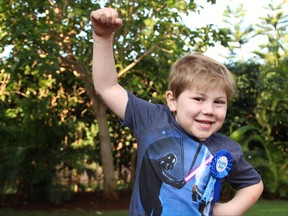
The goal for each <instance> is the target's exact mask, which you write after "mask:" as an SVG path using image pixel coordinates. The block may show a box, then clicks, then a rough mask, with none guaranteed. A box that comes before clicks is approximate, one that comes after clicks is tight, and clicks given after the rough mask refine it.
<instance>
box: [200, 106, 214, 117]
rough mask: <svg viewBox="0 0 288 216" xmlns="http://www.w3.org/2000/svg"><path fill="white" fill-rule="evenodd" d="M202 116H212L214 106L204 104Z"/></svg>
mask: <svg viewBox="0 0 288 216" xmlns="http://www.w3.org/2000/svg"><path fill="white" fill-rule="evenodd" d="M202 114H204V115H212V114H213V104H210V103H205V104H203V107H202Z"/></svg>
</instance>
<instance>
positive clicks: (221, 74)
mask: <svg viewBox="0 0 288 216" xmlns="http://www.w3.org/2000/svg"><path fill="white" fill-rule="evenodd" d="M215 87H220V88H221V89H223V90H224V91H225V93H226V95H227V99H228V100H231V99H232V98H233V96H234V94H235V81H234V78H233V75H232V74H231V72H230V71H229V70H228V69H227V68H226V67H225V66H224V65H223V64H221V63H219V62H217V61H215V60H214V59H212V58H210V57H207V56H205V55H203V54H201V53H194V54H190V55H187V56H184V57H183V58H181V59H179V60H178V61H176V62H175V63H174V64H173V65H172V68H171V72H170V75H169V90H171V91H172V92H173V96H174V97H175V98H176V99H177V98H178V97H179V95H180V94H181V93H182V92H183V91H185V90H187V89H192V88H196V89H197V90H201V91H205V92H206V91H207V90H208V89H209V88H215Z"/></svg>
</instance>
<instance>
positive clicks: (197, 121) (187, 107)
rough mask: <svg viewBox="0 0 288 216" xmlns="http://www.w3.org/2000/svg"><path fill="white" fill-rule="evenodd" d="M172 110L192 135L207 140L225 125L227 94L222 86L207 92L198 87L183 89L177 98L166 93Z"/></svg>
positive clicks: (178, 120) (179, 122)
mask: <svg viewBox="0 0 288 216" xmlns="http://www.w3.org/2000/svg"><path fill="white" fill-rule="evenodd" d="M166 99H167V104H168V106H169V108H170V111H171V112H173V113H175V119H176V121H177V122H178V124H179V125H180V126H181V127H182V128H183V129H184V130H185V131H186V132H187V133H188V134H190V135H191V136H194V137H196V138H198V139H199V140H205V139H207V138H208V137H210V136H211V135H212V134H213V133H216V132H217V131H218V130H219V129H220V128H221V127H222V125H223V123H224V120H225V117H226V112H227V96H226V93H225V92H224V90H222V89H221V88H215V89H214V88H209V89H207V91H205V92H201V91H199V90H196V89H191V90H190V89H189V90H185V91H183V92H182V93H181V94H180V95H179V97H178V98H177V99H175V98H174V97H173V93H172V92H171V91H168V92H167V93H166Z"/></svg>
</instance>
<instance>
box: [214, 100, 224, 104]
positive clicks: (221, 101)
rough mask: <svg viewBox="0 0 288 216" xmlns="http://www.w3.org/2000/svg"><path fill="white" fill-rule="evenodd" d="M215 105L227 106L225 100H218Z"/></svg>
mask: <svg viewBox="0 0 288 216" xmlns="http://www.w3.org/2000/svg"><path fill="white" fill-rule="evenodd" d="M215 103H216V104H226V101H224V100H216V101H215Z"/></svg>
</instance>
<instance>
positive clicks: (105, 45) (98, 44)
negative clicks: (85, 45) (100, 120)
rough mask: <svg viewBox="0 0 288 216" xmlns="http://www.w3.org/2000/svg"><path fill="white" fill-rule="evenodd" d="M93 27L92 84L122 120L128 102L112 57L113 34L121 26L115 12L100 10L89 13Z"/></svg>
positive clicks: (112, 10) (105, 9)
mask: <svg viewBox="0 0 288 216" xmlns="http://www.w3.org/2000/svg"><path fill="white" fill-rule="evenodd" d="M91 21H92V26H93V59H92V64H93V66H92V71H93V83H94V87H95V90H96V92H97V93H98V94H99V95H100V96H101V98H102V99H103V101H104V103H105V104H106V105H107V106H108V107H109V108H110V109H111V111H112V112H114V113H115V114H116V115H117V116H118V117H119V118H120V119H124V114H125V109H126V105H127V102H128V96H127V92H126V90H125V89H124V88H123V87H122V86H120V85H119V84H118V77H117V71H116V67H115V61H114V56H113V33H114V32H116V31H117V30H118V29H119V28H120V27H121V25H122V20H121V19H120V18H119V17H118V14H117V12H116V10H114V9H112V8H102V9H99V10H96V11H93V12H92V13H91Z"/></svg>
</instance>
